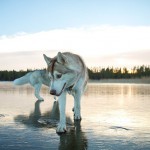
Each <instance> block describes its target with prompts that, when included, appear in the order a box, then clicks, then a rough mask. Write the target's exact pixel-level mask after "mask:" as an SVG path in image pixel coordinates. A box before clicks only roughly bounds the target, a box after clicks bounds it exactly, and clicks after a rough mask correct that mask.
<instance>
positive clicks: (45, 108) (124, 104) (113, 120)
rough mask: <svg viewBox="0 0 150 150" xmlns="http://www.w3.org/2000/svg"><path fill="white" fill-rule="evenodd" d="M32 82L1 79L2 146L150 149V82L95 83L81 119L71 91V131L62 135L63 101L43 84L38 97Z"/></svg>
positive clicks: (21, 149) (13, 149)
mask: <svg viewBox="0 0 150 150" xmlns="http://www.w3.org/2000/svg"><path fill="white" fill-rule="evenodd" d="M33 92H34V91H33V88H32V87H30V86H29V85H25V86H20V87H17V86H13V85H12V82H0V150H6V149H7V150H34V149H35V150H53V149H54V150H56V149H59V150H85V149H88V150H101V149H102V150H148V149H150V84H119V83H117V84H113V83H110V84H109V83H99V84H96V83H90V84H89V86H88V89H87V91H86V93H85V94H84V96H83V98H82V105H81V106H82V109H81V112H82V121H81V122H74V120H73V112H72V107H73V98H72V97H71V96H69V95H68V96H67V108H66V114H67V130H68V131H67V133H65V134H62V135H58V134H57V133H56V124H57V123H58V119H59V114H58V103H57V102H54V100H53V97H52V96H51V95H49V93H48V88H47V87H44V86H43V88H42V91H41V96H43V97H44V99H45V100H44V101H43V102H42V101H37V100H36V98H35V97H34V94H33Z"/></svg>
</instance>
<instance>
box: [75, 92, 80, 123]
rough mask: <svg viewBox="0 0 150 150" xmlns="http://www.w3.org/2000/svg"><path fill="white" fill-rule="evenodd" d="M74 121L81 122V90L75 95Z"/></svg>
mask: <svg viewBox="0 0 150 150" xmlns="http://www.w3.org/2000/svg"><path fill="white" fill-rule="evenodd" d="M73 97H74V119H75V120H81V112H80V109H81V106H80V103H81V92H80V91H79V90H77V91H76V92H75V93H74V94H73Z"/></svg>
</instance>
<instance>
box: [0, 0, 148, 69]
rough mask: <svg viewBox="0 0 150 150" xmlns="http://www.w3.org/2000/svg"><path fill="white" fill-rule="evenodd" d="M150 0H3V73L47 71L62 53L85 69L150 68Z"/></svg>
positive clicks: (0, 25) (0, 15)
mask: <svg viewBox="0 0 150 150" xmlns="http://www.w3.org/2000/svg"><path fill="white" fill-rule="evenodd" d="M149 8H150V1H149V0H105V1H104V0H72V1H70V0H63V1H62V0H55V1H54V0H0V70H13V69H14V70H26V69H27V68H28V69H41V68H45V67H46V63H45V62H44V59H43V55H42V54H43V53H45V54H46V55H48V56H49V57H54V56H55V55H57V53H58V51H61V52H64V51H70V52H73V53H76V54H79V55H81V56H82V58H83V59H84V60H85V63H86V64H87V66H88V67H89V68H90V67H93V66H99V67H108V66H109V67H112V66H113V67H127V68H132V67H134V66H138V65H150V59H149V56H150V19H149V18H150V9H149Z"/></svg>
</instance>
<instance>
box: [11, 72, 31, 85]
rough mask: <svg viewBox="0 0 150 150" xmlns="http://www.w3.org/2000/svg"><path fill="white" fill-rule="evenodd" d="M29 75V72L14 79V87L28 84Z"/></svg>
mask: <svg viewBox="0 0 150 150" xmlns="http://www.w3.org/2000/svg"><path fill="white" fill-rule="evenodd" d="M30 75H31V72H29V73H27V74H26V75H24V76H23V77H21V78H18V79H15V80H14V81H13V83H14V85H23V84H27V83H29V81H30Z"/></svg>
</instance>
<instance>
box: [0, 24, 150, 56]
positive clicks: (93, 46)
mask: <svg viewBox="0 0 150 150" xmlns="http://www.w3.org/2000/svg"><path fill="white" fill-rule="evenodd" d="M149 40H150V26H139V27H128V26H98V27H85V28H66V29H54V30H50V31H43V32H39V33H33V34H27V33H21V34H16V35H13V36H1V37H0V52H15V51H35V50H36V51H41V50H74V51H77V52H80V53H81V54H85V52H86V54H87V55H89V56H90V55H95V54H94V53H98V54H100V55H105V54H110V53H118V52H126V51H135V50H145V49H150V42H149Z"/></svg>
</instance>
